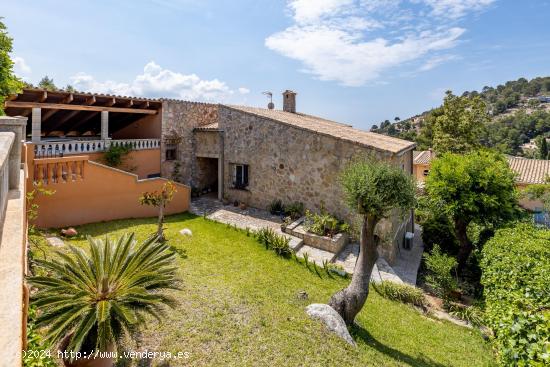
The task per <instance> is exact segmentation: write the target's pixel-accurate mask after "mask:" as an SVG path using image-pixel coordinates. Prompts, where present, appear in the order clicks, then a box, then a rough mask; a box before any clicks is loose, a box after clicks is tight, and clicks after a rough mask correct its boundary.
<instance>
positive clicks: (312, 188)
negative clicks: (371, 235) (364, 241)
mask: <svg viewBox="0 0 550 367" xmlns="http://www.w3.org/2000/svg"><path fill="white" fill-rule="evenodd" d="M219 116H220V120H219V127H220V129H222V130H223V131H224V173H225V174H224V194H225V195H226V196H227V197H228V198H229V199H230V200H231V201H233V200H238V201H243V202H245V203H247V204H248V205H250V206H253V207H257V208H267V207H268V205H269V203H271V202H272V201H273V200H276V199H281V200H282V201H283V203H291V202H294V201H299V202H302V203H304V205H305V207H306V208H307V209H310V210H312V211H316V212H318V211H320V210H321V208H324V209H325V210H327V211H328V212H330V213H331V214H333V215H336V216H337V217H339V218H341V219H344V220H346V221H348V222H351V223H356V222H357V221H358V218H357V217H356V216H355V215H354V214H353V213H352V212H351V211H350V210H349V208H347V206H346V205H345V203H344V199H343V192H342V190H341V188H340V184H339V183H338V176H339V173H340V171H341V170H342V168H343V167H344V166H345V165H346V164H347V163H348V162H350V161H351V160H353V159H355V158H357V157H366V156H375V157H376V158H378V159H381V160H386V161H389V162H392V163H393V164H395V165H397V166H398V167H402V168H403V169H404V170H406V171H407V172H409V173H411V174H412V150H410V151H407V152H405V153H403V154H401V155H394V154H391V153H390V152H387V151H380V150H375V149H372V148H369V147H366V146H364V145H360V144H356V143H353V142H350V141H345V140H342V139H338V138H336V137H332V136H327V135H322V134H318V133H315V132H312V131H309V130H304V129H300V128H297V127H294V126H291V125H286V124H283V123H280V122H277V121H273V120H270V119H268V118H264V117H260V116H256V115H253V114H249V113H246V112H242V111H240V110H236V109H232V108H230V107H226V106H220V110H219ZM235 164H247V165H248V166H249V185H248V187H247V189H246V190H239V189H235V188H233V171H234V165H235ZM410 217H411V215H410V212H408V213H397V212H396V213H394V215H392V217H391V220H388V221H384V222H382V223H380V225H379V228H377V232H378V233H379V235H380V237H381V238H382V240H383V243H384V246H382V249H381V252H382V254H383V255H384V256H385V257H386V259H388V261H390V262H392V261H393V259H394V257H395V255H396V252H397V251H396V250H397V246H398V245H399V244H400V243H401V242H402V237H403V233H404V231H405V230H410V229H411V225H410V224H409V222H410Z"/></svg>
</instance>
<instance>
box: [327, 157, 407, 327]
mask: <svg viewBox="0 0 550 367" xmlns="http://www.w3.org/2000/svg"><path fill="white" fill-rule="evenodd" d="M340 181H341V184H342V188H343V191H344V194H345V198H346V202H347V205H348V206H349V208H350V209H352V210H353V211H355V212H356V213H357V214H359V215H361V217H362V224H361V231H360V251H359V257H358V259H357V262H356V263H355V269H354V271H353V277H352V279H351V283H350V284H349V285H348V286H347V287H346V288H344V289H342V290H340V291H338V292H337V293H336V294H334V295H333V296H332V297H331V299H330V301H329V305H330V306H331V307H332V308H333V309H334V310H336V312H338V313H339V314H340V316H342V318H343V319H344V321H345V322H346V324H347V325H351V324H352V323H353V321H354V319H355V316H356V315H357V314H358V313H359V311H361V308H363V305H364V304H365V301H366V300H367V297H368V295H369V282H370V277H371V274H372V269H373V267H374V264H376V260H377V259H378V250H377V247H378V243H379V241H378V239H377V238H375V232H374V229H375V227H376V224H377V223H378V222H379V221H380V220H382V219H383V218H387V217H388V216H389V215H390V214H391V212H392V210H394V209H401V210H408V209H410V208H412V207H413V206H414V202H415V198H414V192H415V188H414V182H413V180H412V177H411V175H410V174H409V173H407V172H405V171H403V170H402V169H400V168H399V167H395V166H393V165H391V164H389V163H386V162H381V161H377V160H374V159H367V160H358V161H355V162H353V163H351V164H350V165H348V166H347V167H346V168H345V169H344V170H343V171H342V173H341V177H340Z"/></svg>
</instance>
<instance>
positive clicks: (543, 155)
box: [537, 136, 548, 159]
mask: <svg viewBox="0 0 550 367" xmlns="http://www.w3.org/2000/svg"><path fill="white" fill-rule="evenodd" d="M537 146H538V148H539V151H538V155H539V158H540V159H548V144H547V143H546V137H545V136H540V137H539V138H538V139H537Z"/></svg>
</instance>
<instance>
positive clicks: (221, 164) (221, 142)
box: [218, 131, 224, 201]
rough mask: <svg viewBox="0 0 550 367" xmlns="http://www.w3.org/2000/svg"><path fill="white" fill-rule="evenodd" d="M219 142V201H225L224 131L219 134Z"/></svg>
mask: <svg viewBox="0 0 550 367" xmlns="http://www.w3.org/2000/svg"><path fill="white" fill-rule="evenodd" d="M218 134H219V137H220V140H219V147H218V149H219V151H220V152H219V154H218V200H220V201H221V200H223V179H224V172H223V169H224V154H223V151H224V135H223V131H219V132H218Z"/></svg>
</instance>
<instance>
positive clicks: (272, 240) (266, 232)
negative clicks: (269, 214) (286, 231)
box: [255, 227, 292, 257]
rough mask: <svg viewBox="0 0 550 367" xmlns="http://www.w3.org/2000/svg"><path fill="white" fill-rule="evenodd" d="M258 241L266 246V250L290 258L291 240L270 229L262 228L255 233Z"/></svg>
mask: <svg viewBox="0 0 550 367" xmlns="http://www.w3.org/2000/svg"><path fill="white" fill-rule="evenodd" d="M255 237H256V240H257V241H258V242H259V243H260V244H262V245H264V246H265V248H266V250H273V251H274V252H275V253H276V254H277V255H279V256H281V257H290V256H291V255H292V249H291V248H290V246H289V244H290V238H288V237H287V236H282V235H279V234H277V233H275V231H274V230H273V229H271V228H269V227H264V228H260V229H259V230H258V231H256V233H255Z"/></svg>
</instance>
